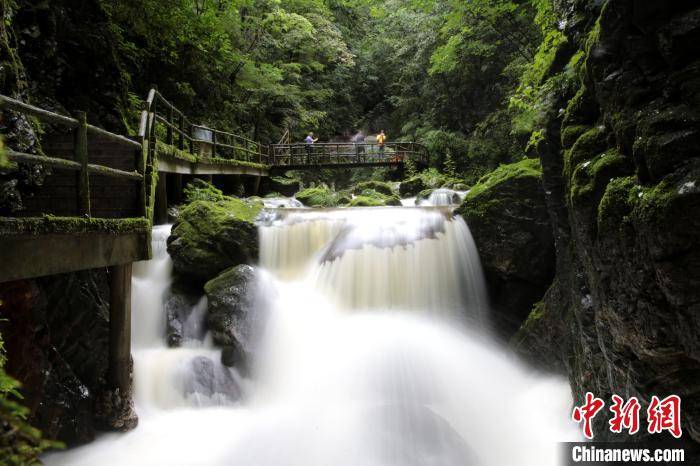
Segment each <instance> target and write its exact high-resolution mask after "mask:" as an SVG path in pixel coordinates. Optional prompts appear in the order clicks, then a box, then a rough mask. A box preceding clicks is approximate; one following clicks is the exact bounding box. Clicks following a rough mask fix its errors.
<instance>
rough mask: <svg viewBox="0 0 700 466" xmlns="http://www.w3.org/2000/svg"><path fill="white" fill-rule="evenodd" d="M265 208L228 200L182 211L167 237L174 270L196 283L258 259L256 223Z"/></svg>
mask: <svg viewBox="0 0 700 466" xmlns="http://www.w3.org/2000/svg"><path fill="white" fill-rule="evenodd" d="M262 207H263V205H262V203H261V202H258V201H244V200H241V199H236V198H231V197H226V198H225V199H224V200H221V201H218V202H208V201H195V202H193V203H191V204H189V205H187V206H186V207H184V208H183V209H182V211H181V212H180V216H179V217H178V219H177V221H176V222H175V224H174V225H173V229H172V233H171V235H170V237H169V238H168V253H169V254H170V256H171V257H172V259H173V267H174V271H175V273H176V274H177V275H179V276H181V277H186V278H188V279H190V280H193V281H195V282H197V283H204V282H206V281H208V280H211V279H212V278H214V277H215V276H216V275H218V274H219V273H220V272H221V271H223V270H225V269H227V268H229V267H233V266H235V265H238V264H243V263H251V262H255V261H256V260H257V257H258V229H257V226H256V225H255V224H254V223H253V221H254V219H255V218H256V216H257V215H258V213H259V212H260V210H261V209H262Z"/></svg>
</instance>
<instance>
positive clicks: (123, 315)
mask: <svg viewBox="0 0 700 466" xmlns="http://www.w3.org/2000/svg"><path fill="white" fill-rule="evenodd" d="M109 272H110V274H109V275H110V277H109V280H110V288H109V384H110V386H111V387H112V388H118V389H119V392H120V393H121V394H126V393H131V374H130V372H131V371H130V369H131V264H130V263H129V264H125V265H115V266H112V267H110V268H109Z"/></svg>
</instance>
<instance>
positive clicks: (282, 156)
mask: <svg viewBox="0 0 700 466" xmlns="http://www.w3.org/2000/svg"><path fill="white" fill-rule="evenodd" d="M270 149H271V150H270V154H271V156H270V164H271V165H272V166H274V167H304V166H355V165H357V166H373V165H376V166H381V165H398V164H401V163H403V162H405V161H407V160H411V161H413V162H415V163H417V164H419V165H420V164H427V162H428V151H427V150H426V148H425V146H423V145H421V144H419V143H416V142H389V143H386V144H384V145H383V146H381V145H379V144H376V143H362V144H360V143H354V142H328V143H315V144H305V143H300V144H274V145H272V146H270Z"/></svg>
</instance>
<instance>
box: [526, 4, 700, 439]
mask: <svg viewBox="0 0 700 466" xmlns="http://www.w3.org/2000/svg"><path fill="white" fill-rule="evenodd" d="M652 3H653V2H643V1H631V0H627V1H624V0H622V1H616V2H607V3H605V7H604V8H600V7H596V8H594V9H589V8H590V4H589V5H584V3H583V2H575V1H573V0H569V1H565V2H563V3H562V4H561V5H560V7H561V10H560V11H558V14H560V15H561V17H562V18H564V19H565V20H566V19H567V18H568V17H570V16H572V15H577V16H580V17H584V18H588V19H589V21H586V22H581V21H579V22H577V24H578V28H579V29H576V30H569V29H568V28H565V29H564V31H563V32H564V33H565V34H566V35H567V38H568V39H569V41H568V43H569V44H573V45H574V47H573V48H572V50H571V51H570V53H571V54H573V53H576V51H577V50H576V49H578V50H581V51H583V54H584V59H583V60H582V63H581V65H580V67H579V70H578V71H574V73H573V75H574V78H573V79H572V82H570V83H561V82H559V81H557V82H559V83H560V84H561V86H560V89H563V91H562V95H560V96H557V97H556V98H555V99H553V100H552V105H551V107H547V108H546V109H543V111H544V112H545V113H546V115H547V118H546V119H545V120H546V121H545V126H546V128H545V129H544V130H543V132H542V133H541V134H542V140H541V141H540V142H539V143H538V144H537V153H538V155H539V156H540V159H541V160H542V166H543V173H544V174H543V184H544V186H545V190H546V192H547V206H548V210H549V213H550V216H551V218H552V221H553V226H554V231H555V242H556V250H557V267H556V269H557V273H556V275H555V279H554V282H553V285H552V286H551V288H550V289H549V290H548V292H547V294H546V296H545V298H544V299H543V301H542V303H540V304H539V305H537V306H536V307H535V309H534V310H533V312H532V314H531V315H530V317H529V318H528V319H527V321H526V323H525V325H524V326H523V327H522V328H521V329H520V331H519V332H518V334H517V336H516V337H515V339H514V340H513V343H514V346H515V347H516V349H518V350H519V351H520V352H521V353H522V354H523V355H525V357H526V358H528V359H529V360H531V361H535V362H536V363H538V364H540V365H545V366H548V367H549V368H552V369H554V370H560V371H563V372H565V373H567V374H568V376H569V379H570V380H571V384H572V387H573V392H574V395H575V398H576V401H577V402H580V401H581V400H582V399H583V397H584V396H585V393H586V392H587V391H591V392H593V393H595V394H596V396H599V397H601V398H603V399H609V398H610V396H611V395H612V393H618V394H619V393H624V394H625V395H626V397H631V396H636V397H638V398H639V399H640V400H648V399H649V398H650V397H651V396H652V395H655V394H656V395H661V396H664V395H667V394H671V393H673V394H677V395H679V396H680V397H681V398H682V400H683V410H682V417H683V420H682V426H683V428H684V437H685V438H687V439H688V440H690V439H693V440H695V441H696V442H700V395H699V394H698V393H700V392H699V391H698V380H700V356H698V355H699V354H700V314H699V313H698V311H699V310H700V309H699V308H698V302H700V291H699V289H700V287H698V286H697V284H698V282H699V281H700V268H699V266H698V264H700V248H698V245H699V244H700V219H699V216H698V215H697V212H698V211H700V192H698V190H697V189H696V188H695V187H696V186H699V185H700V159H698V151H697V149H696V148H697V145H698V142H699V141H698V137H699V135H698V129H697V128H698V122H699V121H700V112H699V111H698V107H697V105H694V104H689V103H690V102H695V101H696V100H697V95H698V91H699V90H700V86H698V82H697V57H698V51H697V47H696V45H695V44H696V43H697V39H698V37H700V9H698V6H697V4H696V3H694V2H685V1H679V2H665V3H663V4H662V3H658V4H654V5H652ZM564 22H566V21H564ZM567 24H568V23H567ZM572 24H573V23H572ZM582 24H588V25H589V26H588V27H589V30H587V31H582V30H581V29H580V28H581V26H582ZM564 61H565V60H564ZM564 66H565V65H563V64H562V65H561V66H560V67H558V68H557V67H553V69H552V70H551V76H554V75H557V73H560V72H562V71H563V70H564V68H563V67H564ZM553 79H554V78H553ZM562 108H564V109H566V110H565V112H564V114H565V117H564V118H563V119H562V118H561V116H560V113H561V112H560V109H562ZM596 423H599V425H598V426H597V429H596V438H600V439H604V440H605V439H608V438H612V437H613V436H612V434H611V433H610V432H609V429H607V426H606V425H604V423H605V420H596ZM618 440H623V441H627V440H630V437H629V436H623V437H621V438H619V439H618Z"/></svg>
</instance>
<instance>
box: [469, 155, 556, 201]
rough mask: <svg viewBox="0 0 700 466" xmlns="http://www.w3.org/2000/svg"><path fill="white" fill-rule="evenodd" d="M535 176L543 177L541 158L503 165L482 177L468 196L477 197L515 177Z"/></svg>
mask: <svg viewBox="0 0 700 466" xmlns="http://www.w3.org/2000/svg"><path fill="white" fill-rule="evenodd" d="M520 177H535V178H538V179H541V178H542V167H541V165H540V161H539V159H523V160H521V161H520V162H516V163H512V164H508V165H501V166H500V167H498V168H497V169H496V170H494V171H493V172H491V173H489V174H488V175H485V176H484V177H482V178H481V179H480V180H479V182H478V183H477V184H476V185H474V186H473V187H472V188H471V189H470V190H469V192H468V193H467V196H466V198H475V197H477V196H479V194H481V193H482V192H484V191H487V190H490V189H493V188H494V187H496V186H498V185H499V184H501V183H504V182H506V181H508V180H510V179H513V178H520Z"/></svg>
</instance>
